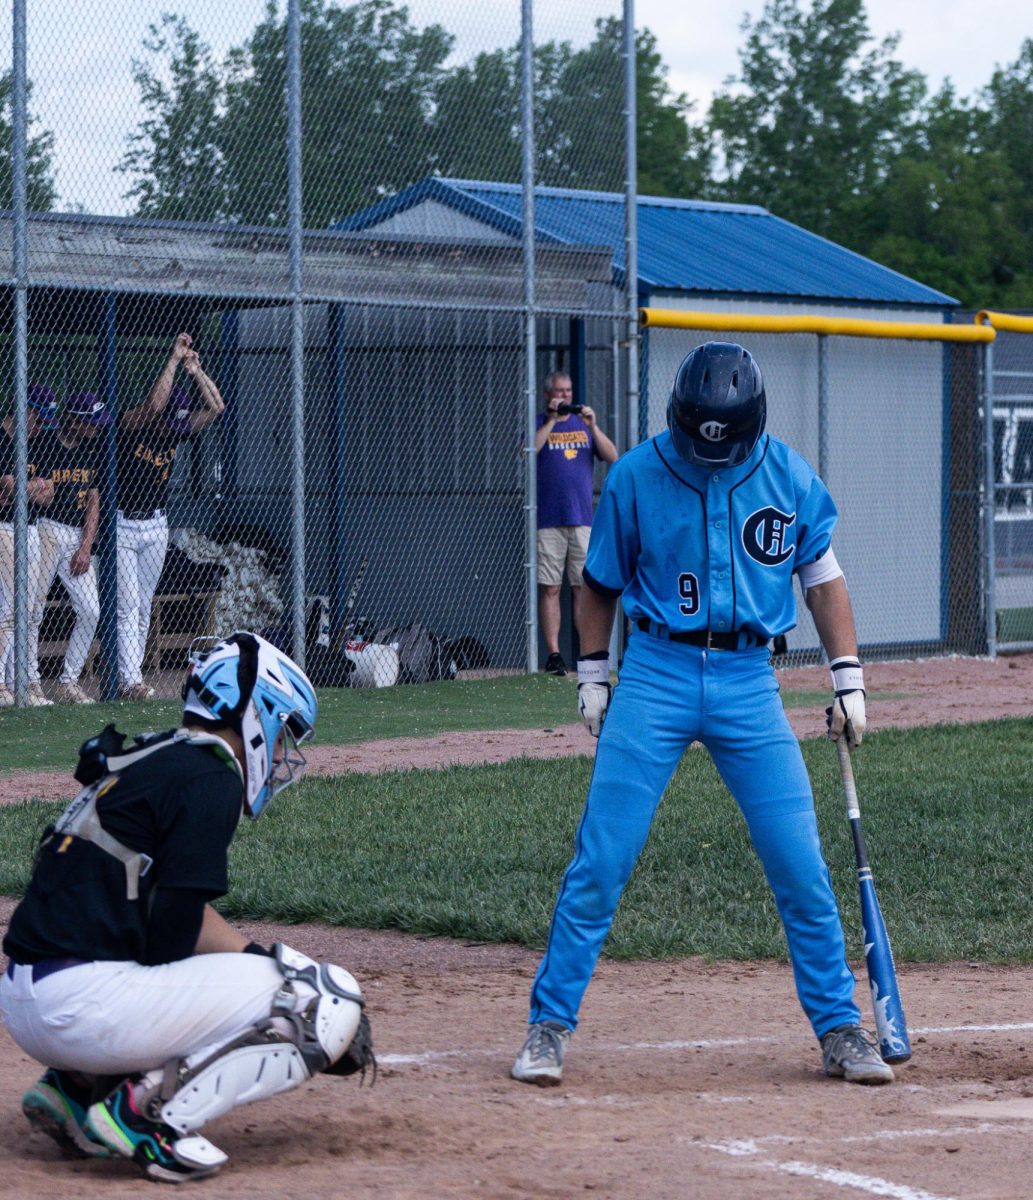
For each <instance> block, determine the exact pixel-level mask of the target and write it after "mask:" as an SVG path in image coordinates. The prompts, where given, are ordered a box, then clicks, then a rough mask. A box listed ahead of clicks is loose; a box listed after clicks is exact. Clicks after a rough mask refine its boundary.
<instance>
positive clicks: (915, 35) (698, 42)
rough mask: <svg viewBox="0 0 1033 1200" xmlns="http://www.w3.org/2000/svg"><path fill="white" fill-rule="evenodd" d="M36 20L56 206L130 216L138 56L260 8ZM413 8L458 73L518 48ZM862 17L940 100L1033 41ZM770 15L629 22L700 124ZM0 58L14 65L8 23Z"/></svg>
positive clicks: (910, 8) (730, 11)
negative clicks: (147, 43) (122, 163)
mask: <svg viewBox="0 0 1033 1200" xmlns="http://www.w3.org/2000/svg"><path fill="white" fill-rule="evenodd" d="M341 2H342V3H343V2H346V0H341ZM280 3H281V8H282V7H283V0H280ZM28 7H29V18H28V19H29V77H30V79H31V80H32V81H33V86H34V92H33V96H32V100H31V103H30V111H31V112H32V113H33V114H34V115H35V116H36V117H37V118H39V124H40V125H41V126H42V127H45V128H47V129H50V130H51V131H52V132H53V133H54V137H55V162H56V167H57V186H58V193H59V207H61V208H74V207H76V206H77V205H82V206H83V207H85V208H86V209H87V210H88V211H91V212H103V213H124V212H128V211H131V202H130V201H128V200H127V199H126V198H125V196H124V193H125V192H126V191H127V190H128V188H129V180H128V178H127V177H126V176H125V175H119V174H117V173H114V172H113V170H112V168H113V167H114V165H115V164H116V163H117V162H118V161H119V160H120V159H121V158H122V156H123V155H124V153H125V149H126V138H127V136H128V134H129V133H130V132H131V131H132V130H133V129H134V128H135V126H136V125H137V123H138V122H139V120H140V118H141V112H140V109H139V107H138V99H137V98H138V93H137V88H136V86H135V84H134V83H133V79H132V73H131V68H130V63H131V60H132V59H133V57H134V56H135V57H140V56H141V43H142V40H143V37H144V36H145V34H146V31H147V25H148V23H149V22H150V21H153V20H154V19H155V17H156V15H157V14H158V13H160V12H161V11H163V10H164V11H169V10H171V11H174V12H176V13H180V14H182V15H184V16H185V17H186V18H187V19H188V21H189V22H190V24H191V25H192V26H193V27H194V28H195V29H197V30H198V31H199V32H200V33H201V34H202V36H203V37H204V38H205V40H206V41H208V42H209V43H210V45H211V46H212V49H213V51H214V52H215V53H216V55H217V56H219V57H221V56H222V55H223V54H224V53H225V52H226V50H227V49H229V48H230V47H231V46H234V45H239V44H240V43H241V42H243V41H244V40H245V38H246V37H247V35H248V34H249V33H250V31H251V30H252V29H253V28H254V26H255V25H256V24H257V23H258V22H259V20H260V19H261V16H262V13H263V11H264V9H265V0H104V3H103V4H101V5H82V4H70V3H68V0H31V3H30V4H29V6H28ZM407 7H408V8H409V12H410V16H411V19H412V20H413V22H414V23H415V24H417V25H421V26H422V25H426V24H429V23H432V22H435V21H436V22H440V23H441V24H442V25H444V26H445V27H446V28H447V29H448V30H449V31H450V32H452V33H453V34H454V35H455V37H456V49H455V55H454V57H455V59H456V60H457V61H465V60H467V59H469V58H471V57H472V56H473V55H474V54H475V53H476V52H477V51H478V50H480V49H485V48H488V49H492V48H496V47H499V46H512V45H514V44H515V43H516V42H517V40H518V38H519V34H520V2H519V0H494V3H486V2H485V0H407ZM866 7H867V11H868V16H869V24H870V26H871V28H872V31H873V33H874V34H875V35H876V36H878V37H880V38H881V37H884V36H886V35H888V34H890V33H895V32H899V33H900V34H901V42H900V46H899V48H898V51H897V57H898V58H899V59H900V60H901V61H903V62H904V63H905V64H906V65H907V66H909V67H914V68H917V69H918V70H920V71H921V72H922V73H923V74H925V75H926V76H927V78H928V79H929V80H930V82H931V83H932V84H933V86H934V87H936V86H938V85H939V83H940V82H941V81H942V80H943V79H944V77H946V76H950V77H951V78H952V79H953V80H954V82H955V85H956V86H957V89H958V91H959V92H960V93H961V94H962V95H969V94H971V93H972V92H974V91H976V90H977V89H978V88H979V87H980V86H982V85H983V84H984V83H986V82H987V80H988V79H989V78H990V75H991V74H992V72H993V70H994V67H995V66H997V65H1005V64H1007V63H1010V62H1013V61H1014V60H1015V58H1016V57H1017V55H1018V52H1019V48H1020V46H1021V44H1022V41H1023V39H1024V38H1027V37H1033V4H1031V3H1030V0H982V2H976V0H867V5H866ZM762 9H763V0H681V2H680V3H679V2H678V0H636V5H635V22H636V25H637V26H638V27H639V28H642V27H643V26H644V27H647V28H649V29H650V30H651V31H652V32H653V33H654V34H655V35H656V38H657V46H658V49H659V51H660V54H661V56H662V58H663V60H664V62H665V63H666V64H667V66H668V68H669V74H668V81H669V83H670V86H671V89H672V91H674V92H684V93H685V94H686V95H688V97H689V98H690V99H693V100H695V101H696V102H697V111H699V112H702V111H705V109H706V107H707V104H708V102H709V99H710V97H711V96H712V95H713V93H714V91H715V89H717V88H719V87H720V86H721V85H722V84H723V82H724V81H725V79H726V78H727V77H728V76H729V75H731V74H733V73H734V72H735V70H736V68H737V66H738V61H739V59H738V54H737V48H738V46H739V44H740V40H741V35H740V32H739V25H740V22H741V20H742V17H743V14H744V13H749V14H750V15H751V17H756V16H757V15H759V13H760V12H761V11H762ZM536 10H537V11H536V12H535V15H534V30H535V38H536V40H537V41H545V40H549V39H561V40H570V41H571V42H573V43H574V44H575V45H583V44H586V43H587V42H589V41H590V40H591V37H592V33H593V19H594V18H595V17H596V16H599V15H619V14H620V12H621V3H620V0H560V2H559V3H556V0H550V2H549V3H544V2H542V0H539V2H538V4H537V5H536ZM0 55H2V56H3V61H5V62H6V61H9V59H10V26H9V24H5V25H4V27H3V29H2V33H0Z"/></svg>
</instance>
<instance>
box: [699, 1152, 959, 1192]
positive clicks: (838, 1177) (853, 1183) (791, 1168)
mask: <svg viewBox="0 0 1033 1200" xmlns="http://www.w3.org/2000/svg"><path fill="white" fill-rule="evenodd" d="M705 1145H706V1147H707V1149H708V1150H716V1151H717V1152H718V1153H719V1154H730V1155H731V1156H732V1157H734V1158H750V1159H751V1162H750V1166H751V1167H760V1168H761V1169H762V1170H765V1171H779V1172H782V1173H783V1174H786V1175H803V1176H806V1177H807V1178H809V1179H817V1180H819V1181H820V1182H822V1183H831V1184H834V1185H835V1186H836V1187H845V1188H854V1189H855V1190H857V1191H860V1192H867V1194H868V1195H869V1196H890V1197H892V1198H893V1200H953V1197H950V1196H941V1195H937V1194H936V1193H935V1192H926V1191H923V1190H922V1189H921V1188H912V1187H908V1186H906V1185H905V1184H900V1183H892V1182H891V1181H890V1180H888V1179H882V1178H880V1177H879V1176H878V1175H859V1174H857V1172H856V1171H842V1170H840V1169H839V1168H838V1167H822V1166H819V1165H818V1164H817V1163H806V1162H797V1161H795V1160H793V1161H790V1162H778V1161H777V1160H776V1159H772V1158H758V1159H754V1158H753V1157H752V1156H753V1155H754V1154H756V1153H757V1145H756V1142H754V1141H752V1140H749V1139H746V1140H743V1141H736V1142H725V1143H722V1142H707V1143H705Z"/></svg>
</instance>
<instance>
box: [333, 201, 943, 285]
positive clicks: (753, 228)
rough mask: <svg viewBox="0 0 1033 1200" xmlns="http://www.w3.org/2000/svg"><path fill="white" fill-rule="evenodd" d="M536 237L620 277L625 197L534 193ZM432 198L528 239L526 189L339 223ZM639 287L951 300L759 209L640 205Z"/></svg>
mask: <svg viewBox="0 0 1033 1200" xmlns="http://www.w3.org/2000/svg"><path fill="white" fill-rule="evenodd" d="M534 195H535V214H534V215H535V236H536V237H537V238H539V239H541V240H542V241H545V242H559V243H565V244H575V245H606V246H610V247H611V248H612V250H613V267H614V274H615V276H616V277H617V279H618V280H620V279H622V278H623V272H624V196H623V195H622V194H620V193H618V192H580V191H576V190H574V189H568V188H547V187H539V188H535V193H534ZM428 199H433V200H437V201H438V202H439V203H442V204H445V205H447V206H449V207H451V208H454V209H456V210H457V211H458V212H461V213H464V214H465V215H467V216H469V217H472V218H474V219H475V220H478V221H482V222H484V223H485V224H486V225H489V226H491V227H492V228H494V229H496V230H498V231H499V232H502V233H506V234H509V235H511V236H513V237H519V236H520V230H521V225H522V213H523V196H522V192H521V188H520V185H519V184H515V183H490V182H485V181H481V180H476V179H445V178H428V179H424V180H422V181H421V182H419V183H416V184H413V186H412V187H409V188H406V189H405V190H404V191H402V192H399V193H398V195H396V196H392V197H390V198H389V199H387V200H382V201H380V202H379V203H377V204H374V205H371V206H370V207H369V208H365V209H363V210H362V211H361V212H358V213H355V214H354V215H353V216H350V217H346V218H345V219H344V220H343V221H340V222H338V223H337V224H336V225H335V226H334V228H335V229H341V230H361V229H369V228H371V227H372V226H375V225H378V224H380V222H382V221H384V220H386V219H387V218H388V217H391V216H394V215H396V214H397V213H401V212H404V211H405V210H406V209H408V208H412V207H413V206H414V205H417V204H420V203H422V202H423V201H425V200H428ZM638 270H639V286H640V287H642V288H645V289H647V290H648V291H651V292H653V291H671V292H677V291H683V292H705V293H715V294H723V295H729V294H731V295H738V294H743V295H758V296H792V297H801V298H802V297H808V298H811V299H825V300H858V301H865V302H868V303H878V304H904V305H908V304H911V305H921V306H923V307H926V308H928V307H935V308H941V307H945V306H947V305H956V304H957V303H958V301H957V300H955V299H954V298H953V297H951V296H947V295H944V293H943V292H938V291H936V290H935V289H934V288H930V287H926V286H925V284H922V283H918V282H917V281H916V280H914V279H909V278H908V277H907V276H906V275H901V274H899V273H898V272H896V271H891V270H890V269H889V268H888V267H883V266H881V265H880V264H879V263H876V262H872V260H871V259H869V258H865V257H863V255H860V254H855V253H854V252H853V251H852V250H847V249H845V248H844V247H843V246H838V245H836V243H834V242H830V241H827V240H826V239H825V238H822V237H818V236H817V235H816V234H813V233H808V232H807V230H805V229H801V228H800V227H799V226H798V225H793V224H791V223H790V222H789V221H783V220H782V219H781V218H780V217H776V216H774V215H773V214H772V213H770V212H768V210H767V209H766V208H760V207H758V206H757V205H752V204H718V203H715V202H710V201H701V200H669V199H664V198H661V197H657V196H639V198H638Z"/></svg>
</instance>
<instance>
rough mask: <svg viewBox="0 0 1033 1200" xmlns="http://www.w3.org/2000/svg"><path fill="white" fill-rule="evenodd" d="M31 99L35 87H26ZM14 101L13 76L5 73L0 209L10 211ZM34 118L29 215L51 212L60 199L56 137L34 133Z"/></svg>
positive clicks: (28, 158) (0, 99)
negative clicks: (57, 182)
mask: <svg viewBox="0 0 1033 1200" xmlns="http://www.w3.org/2000/svg"><path fill="white" fill-rule="evenodd" d="M27 92H28V96H27V97H26V101H28V99H29V98H31V96H32V85H31V84H29V85H27ZM13 100H14V76H13V74H12V72H10V71H6V72H5V73H4V74H3V75H0V208H11V207H12V206H13V204H14V164H13V159H12V146H13V143H14V128H13V119H14V118H13V113H12V103H13ZM33 124H34V118H33V117H32V116H31V115H30V116H29V119H28V126H29V133H28V136H27V139H26V141H27V145H26V155H25V176H26V178H25V195H26V205H27V207H28V209H29V211H30V212H49V211H50V210H51V209H52V208H53V207H54V202H55V200H56V199H57V188H56V186H55V184H54V135H53V134H52V133H51V132H50V131H49V130H43V131H41V132H40V133H33V132H32V126H33Z"/></svg>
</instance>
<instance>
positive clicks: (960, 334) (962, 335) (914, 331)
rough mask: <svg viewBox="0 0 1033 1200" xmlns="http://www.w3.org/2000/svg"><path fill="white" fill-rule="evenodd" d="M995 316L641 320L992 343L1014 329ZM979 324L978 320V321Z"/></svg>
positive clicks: (676, 313)
mask: <svg viewBox="0 0 1033 1200" xmlns="http://www.w3.org/2000/svg"><path fill="white" fill-rule="evenodd" d="M979 315H980V316H981V317H983V316H986V317H993V318H995V319H994V321H993V325H990V324H983V323H979V324H974V325H934V324H932V323H930V322H922V321H862V320H857V319H854V318H851V317H819V316H800V317H776V316H755V315H751V314H747V313H713V312H683V311H682V310H680V309H675V308H643V309H640V310H639V321H640V323H641V325H642V326H643V327H654V328H664V329H712V330H715V331H722V330H738V331H740V332H743V333H819V334H829V335H833V336H836V337H867V338H893V339H895V340H898V341H899V340H901V339H905V338H906V339H909V340H912V341H923V342H992V341H993V340H994V338H995V337H996V336H997V334H996V333H995V332H994V327H995V326H996V328H997V329H1010V328H1014V326H1012V325H1004V324H998V322H997V320H996V318H997V317H998V316H1001V315H1003V314H998V313H980V314H979ZM1008 320H1009V321H1026V322H1028V324H1027V325H1026V326H1025V329H1026V331H1027V332H1033V319H1031V318H1028V317H1010V318H1008ZM977 321H978V318H977Z"/></svg>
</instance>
